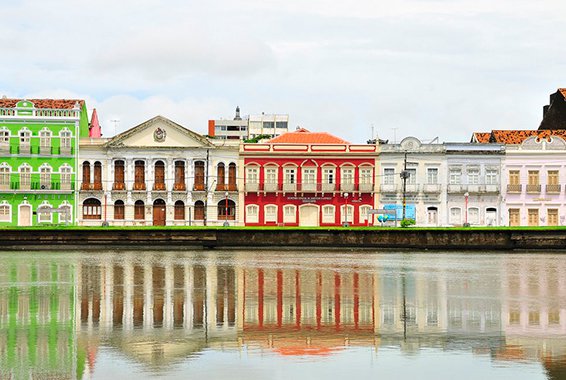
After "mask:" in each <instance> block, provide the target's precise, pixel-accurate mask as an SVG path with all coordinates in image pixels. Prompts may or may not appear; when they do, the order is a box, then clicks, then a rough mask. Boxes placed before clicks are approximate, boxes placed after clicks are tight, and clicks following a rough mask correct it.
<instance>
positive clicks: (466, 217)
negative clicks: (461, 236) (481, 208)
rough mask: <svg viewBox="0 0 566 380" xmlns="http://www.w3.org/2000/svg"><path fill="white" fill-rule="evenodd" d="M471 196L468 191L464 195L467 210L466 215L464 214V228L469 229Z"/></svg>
mask: <svg viewBox="0 0 566 380" xmlns="http://www.w3.org/2000/svg"><path fill="white" fill-rule="evenodd" d="M469 196H470V193H468V192H467V191H466V192H465V193H464V208H465V214H464V226H465V227H468V226H469V224H468V197H469Z"/></svg>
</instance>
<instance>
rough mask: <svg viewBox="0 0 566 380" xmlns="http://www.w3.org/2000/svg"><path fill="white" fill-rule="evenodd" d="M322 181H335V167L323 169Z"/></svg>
mask: <svg viewBox="0 0 566 380" xmlns="http://www.w3.org/2000/svg"><path fill="white" fill-rule="evenodd" d="M322 182H323V183H334V169H333V168H330V169H328V168H325V169H322Z"/></svg>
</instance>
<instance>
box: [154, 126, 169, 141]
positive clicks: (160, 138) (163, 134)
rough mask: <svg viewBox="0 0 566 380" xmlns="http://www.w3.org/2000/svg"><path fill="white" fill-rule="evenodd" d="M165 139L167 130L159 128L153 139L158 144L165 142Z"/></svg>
mask: <svg viewBox="0 0 566 380" xmlns="http://www.w3.org/2000/svg"><path fill="white" fill-rule="evenodd" d="M165 137H167V132H165V129H162V128H157V129H156V130H155V131H154V132H153V139H154V140H155V141H156V142H163V141H165Z"/></svg>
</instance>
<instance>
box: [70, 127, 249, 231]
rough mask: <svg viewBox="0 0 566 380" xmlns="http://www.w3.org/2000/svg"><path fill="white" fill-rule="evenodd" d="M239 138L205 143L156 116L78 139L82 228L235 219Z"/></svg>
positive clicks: (189, 223)
mask: <svg viewBox="0 0 566 380" xmlns="http://www.w3.org/2000/svg"><path fill="white" fill-rule="evenodd" d="M237 157H238V142H235V143H230V142H228V141H214V142H211V141H209V140H207V139H206V138H205V137H203V136H201V135H199V134H197V133H195V132H192V131H190V130H188V129H186V128H184V127H182V126H181V125H179V124H176V123H174V122H172V121H171V120H169V119H166V118H164V117H162V116H157V117H155V118H153V119H151V120H148V121H146V122H144V123H142V124H140V125H138V126H136V127H134V128H132V129H130V130H128V131H126V132H123V133H121V134H119V135H117V136H115V137H113V138H111V139H83V140H82V141H81V154H80V157H79V172H80V178H81V181H80V204H81V208H82V210H81V212H80V213H79V221H80V223H81V224H83V225H100V224H101V223H103V222H107V223H108V224H110V225H203V224H209V225H210V224H222V223H224V222H226V221H227V222H229V223H231V224H233V223H234V221H238V220H239V217H238V214H239V208H238V207H236V204H237V201H238V188H237V176H238V169H237V162H238V160H237Z"/></svg>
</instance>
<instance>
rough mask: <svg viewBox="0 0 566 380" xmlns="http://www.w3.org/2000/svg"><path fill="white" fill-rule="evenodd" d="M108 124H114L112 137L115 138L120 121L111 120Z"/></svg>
mask: <svg viewBox="0 0 566 380" xmlns="http://www.w3.org/2000/svg"><path fill="white" fill-rule="evenodd" d="M110 122H111V123H113V124H114V136H116V126H117V125H118V124H120V119H112V120H110Z"/></svg>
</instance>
